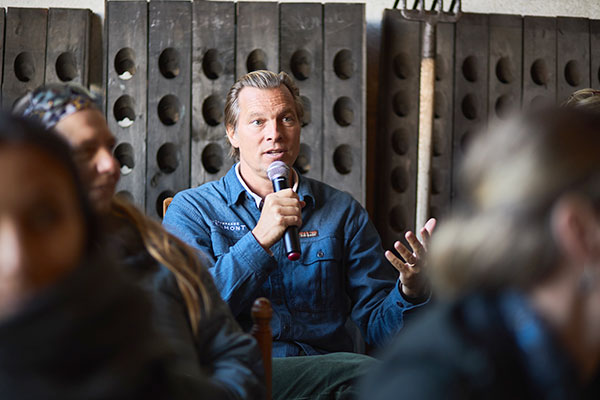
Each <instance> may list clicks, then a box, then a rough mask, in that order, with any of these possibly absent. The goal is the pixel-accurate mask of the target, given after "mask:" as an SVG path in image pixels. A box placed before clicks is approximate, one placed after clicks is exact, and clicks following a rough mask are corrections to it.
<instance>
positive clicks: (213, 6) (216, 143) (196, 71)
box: [191, 1, 235, 186]
mask: <svg viewBox="0 0 600 400" xmlns="http://www.w3.org/2000/svg"><path fill="white" fill-rule="evenodd" d="M192 36H193V37H192V41H193V44H192V47H193V48H192V60H194V61H193V64H192V142H191V186H198V185H201V184H203V183H205V182H208V181H212V180H215V179H218V178H220V177H222V176H224V175H225V174H226V173H227V172H228V171H229V168H231V166H232V164H233V162H234V160H233V159H232V158H231V157H229V156H228V153H229V149H230V148H231V146H230V145H229V141H228V140H227V136H226V134H225V125H224V123H223V108H224V105H225V99H226V97H227V92H228V91H229V88H230V87H231V85H233V82H234V74H235V67H234V66H235V4H234V3H231V2H212V1H210V2H209V1H200V2H194V3H193V34H192Z"/></svg>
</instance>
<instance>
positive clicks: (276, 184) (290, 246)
mask: <svg viewBox="0 0 600 400" xmlns="http://www.w3.org/2000/svg"><path fill="white" fill-rule="evenodd" d="M271 182H273V190H274V191H276V192H279V191H280V190H283V189H289V187H290V185H289V183H288V180H287V179H286V178H285V177H283V176H281V177H277V178H275V179H273V180H272V181H271ZM283 244H284V245H285V254H286V255H287V258H288V259H289V260H290V261H296V260H297V259H299V258H300V237H299V235H298V227H297V226H295V225H292V226H288V227H287V229H286V230H285V232H284V234H283Z"/></svg>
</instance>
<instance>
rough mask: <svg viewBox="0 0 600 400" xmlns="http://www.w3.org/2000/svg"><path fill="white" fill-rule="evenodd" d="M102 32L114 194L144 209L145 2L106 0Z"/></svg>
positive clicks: (145, 118)
mask: <svg viewBox="0 0 600 400" xmlns="http://www.w3.org/2000/svg"><path fill="white" fill-rule="evenodd" d="M130 21H136V23H135V24H132V23H130ZM106 32H107V35H106V37H107V42H108V43H107V67H106V70H107V87H106V109H107V110H108V112H107V116H106V117H107V118H106V119H107V122H108V126H109V128H110V130H111V131H112V132H113V133H114V134H115V136H116V137H117V145H116V147H115V157H116V158H117V160H119V164H120V166H121V179H120V180H119V183H118V185H117V194H118V195H120V196H123V197H125V198H127V199H129V200H131V201H132V202H133V203H134V204H136V205H137V206H138V207H140V209H142V210H144V209H145V202H146V121H147V110H146V102H147V99H148V98H147V81H146V80H147V76H148V67H147V58H148V3H147V2H146V1H145V0H142V1H127V2H124V1H110V2H108V3H107V8H106Z"/></svg>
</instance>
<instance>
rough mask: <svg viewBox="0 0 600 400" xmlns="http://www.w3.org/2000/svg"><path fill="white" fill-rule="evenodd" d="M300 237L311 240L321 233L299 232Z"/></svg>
mask: <svg viewBox="0 0 600 400" xmlns="http://www.w3.org/2000/svg"><path fill="white" fill-rule="evenodd" d="M298 236H300V237H301V238H311V237H315V236H319V231H304V232H298Z"/></svg>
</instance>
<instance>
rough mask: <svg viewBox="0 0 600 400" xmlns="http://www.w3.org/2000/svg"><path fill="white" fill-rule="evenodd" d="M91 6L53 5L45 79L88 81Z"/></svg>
mask: <svg viewBox="0 0 600 400" xmlns="http://www.w3.org/2000/svg"><path fill="white" fill-rule="evenodd" d="M90 17H91V11H90V10H73V9H66V8H51V9H50V10H49V11H48V36H47V37H48V41H47V42H48V44H47V46H46V79H45V81H46V83H53V82H72V83H78V84H80V85H82V86H86V87H87V85H88V71H89V62H88V60H89V42H90V23H91V21H90Z"/></svg>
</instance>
